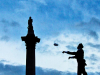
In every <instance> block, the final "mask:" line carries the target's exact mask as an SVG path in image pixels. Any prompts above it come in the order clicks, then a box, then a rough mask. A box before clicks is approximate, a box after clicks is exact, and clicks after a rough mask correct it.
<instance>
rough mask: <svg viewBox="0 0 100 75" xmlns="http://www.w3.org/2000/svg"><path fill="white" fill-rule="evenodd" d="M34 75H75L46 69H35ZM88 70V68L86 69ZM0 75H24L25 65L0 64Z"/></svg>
mask: <svg viewBox="0 0 100 75" xmlns="http://www.w3.org/2000/svg"><path fill="white" fill-rule="evenodd" d="M35 69H36V75H76V73H75V72H69V71H66V72H63V71H58V70H54V69H47V68H45V69H44V68H42V67H36V68H35ZM87 69H88V68H87ZM0 74H1V75H25V65H20V66H13V65H4V64H3V63H0ZM88 74H89V75H98V74H100V72H95V73H92V72H88Z"/></svg>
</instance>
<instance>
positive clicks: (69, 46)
mask: <svg viewBox="0 0 100 75" xmlns="http://www.w3.org/2000/svg"><path fill="white" fill-rule="evenodd" d="M66 47H67V48H68V49H69V50H70V49H71V50H75V49H76V47H73V46H71V45H68V46H66Z"/></svg>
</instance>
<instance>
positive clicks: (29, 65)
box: [21, 17, 40, 75]
mask: <svg viewBox="0 0 100 75" xmlns="http://www.w3.org/2000/svg"><path fill="white" fill-rule="evenodd" d="M32 22H33V20H32V19H31V17H29V20H28V34H27V35H26V36H23V37H21V39H22V41H25V43H26V75H35V46H36V43H37V42H38V43H39V42H40V39H39V38H38V37H37V36H35V34H34V30H33V26H32Z"/></svg>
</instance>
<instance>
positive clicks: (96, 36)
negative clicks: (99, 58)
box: [88, 30, 99, 40]
mask: <svg viewBox="0 0 100 75" xmlns="http://www.w3.org/2000/svg"><path fill="white" fill-rule="evenodd" d="M88 35H89V36H91V37H93V38H94V39H96V40H98V38H99V36H98V34H97V33H96V31H92V30H90V31H89V33H88Z"/></svg>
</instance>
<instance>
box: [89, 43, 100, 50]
mask: <svg viewBox="0 0 100 75" xmlns="http://www.w3.org/2000/svg"><path fill="white" fill-rule="evenodd" d="M87 45H89V46H90V47H93V48H97V49H100V44H92V43H88V44H87Z"/></svg>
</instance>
